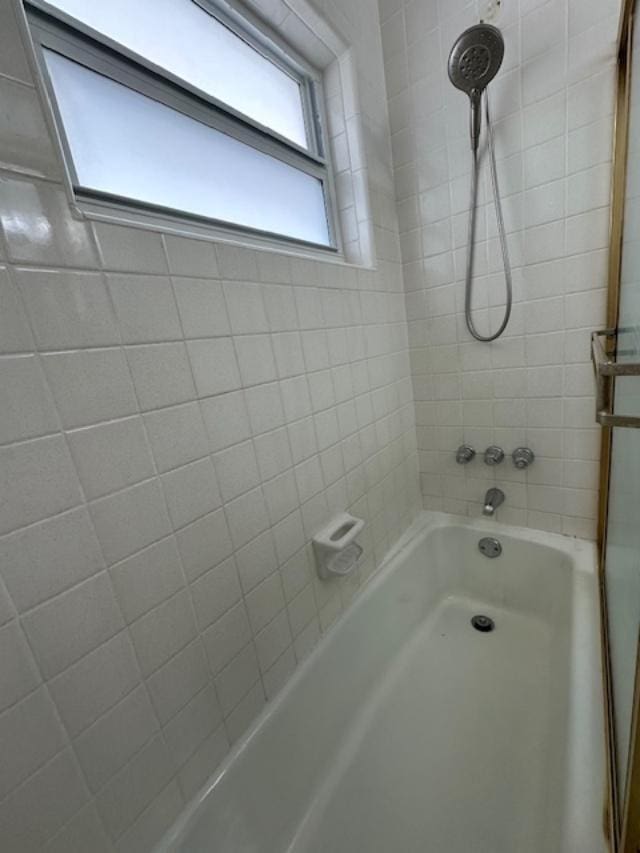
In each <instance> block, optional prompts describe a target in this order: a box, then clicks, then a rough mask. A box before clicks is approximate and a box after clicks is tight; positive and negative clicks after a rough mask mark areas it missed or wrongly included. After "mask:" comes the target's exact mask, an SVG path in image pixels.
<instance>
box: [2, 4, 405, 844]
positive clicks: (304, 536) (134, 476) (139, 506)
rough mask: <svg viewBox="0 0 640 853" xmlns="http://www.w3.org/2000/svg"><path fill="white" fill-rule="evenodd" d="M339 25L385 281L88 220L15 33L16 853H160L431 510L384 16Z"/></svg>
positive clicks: (8, 164)
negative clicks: (350, 559) (328, 549)
mask: <svg viewBox="0 0 640 853" xmlns="http://www.w3.org/2000/svg"><path fill="white" fill-rule="evenodd" d="M253 5H255V6H256V8H257V9H258V10H259V11H261V12H263V13H264V14H265V15H267V16H268V17H270V19H271V20H272V22H274V23H275V24H276V25H278V26H281V27H282V29H283V30H284V31H285V32H286V33H287V34H288V35H289V36H290V38H292V39H293V40H296V41H297V42H298V43H300V42H303V41H304V33H305V30H304V28H303V26H302V25H301V23H300V21H299V19H298V18H297V17H296V15H295V14H294V13H293V12H292V11H291V9H289V7H287V6H286V5H284V4H281V3H274V2H267V0H260V2H256V3H254V4H253ZM291 6H292V7H294V6H295V7H296V8H299V7H300V4H299V3H292V4H291ZM319 6H321V7H322V10H323V12H324V14H325V16H326V19H327V20H329V21H331V22H332V23H333V25H334V26H335V27H336V28H337V29H338V30H339V31H340V32H341V33H342V35H343V37H344V39H345V41H346V42H349V41H351V42H352V44H353V49H352V51H351V53H350V54H349V56H348V57H347V58H346V59H344V60H341V63H342V65H343V66H344V67H343V68H342V71H343V72H344V73H343V75H342V78H341V77H340V75H338V74H329V75H328V77H329V79H328V86H329V96H330V103H329V111H330V114H331V115H332V118H331V122H332V130H331V132H332V136H333V137H334V141H335V139H338V137H340V134H342V135H343V137H344V140H345V144H344V146H343V148H344V151H343V153H344V156H345V157H348V158H349V163H346V164H342V165H343V169H342V172H341V175H339V180H341V181H342V183H343V184H345V180H344V178H345V174H346V172H347V171H349V169H348V168H347V166H349V165H350V166H351V171H352V172H353V174H354V182H353V187H352V198H351V200H349V198H348V197H347V201H346V202H345V204H344V206H343V210H344V211H347V217H348V216H349V215H351V214H352V215H353V218H354V222H355V224H356V225H358V226H360V225H362V226H363V228H362V230H361V231H359V232H358V235H359V236H358V239H361V238H362V235H364V237H365V239H366V238H367V237H366V235H367V234H368V233H369V231H371V229H370V228H369V224H370V223H369V222H368V220H367V217H368V216H369V213H368V209H366V205H365V204H364V200H365V196H366V195H367V193H366V192H363V190H365V189H366V190H367V191H368V196H369V199H370V202H371V210H372V214H373V233H374V234H375V239H376V247H377V251H378V258H379V264H378V269H377V270H376V271H374V270H370V269H364V268H356V267H354V266H346V265H339V264H333V263H323V262H320V261H316V260H309V259H304V258H300V257H294V256H286V255H282V254H276V253H271V252H267V251H253V250H249V249H241V248H238V247H234V246H231V245H223V244H213V243H211V242H204V241H197V240H189V239H183V238H180V237H177V236H172V235H168V234H160V233H155V232H153V231H143V230H140V229H134V228H127V227H120V226H116V225H106V224H96V225H90V224H87V223H85V222H82V221H80V220H78V219H75V218H74V217H73V216H72V215H71V213H70V210H69V206H68V203H67V199H66V196H65V193H64V191H63V188H62V186H61V184H60V182H59V179H60V174H61V171H60V165H59V162H58V159H57V156H56V153H55V150H54V148H53V147H52V145H51V143H50V142H49V140H48V137H47V134H46V130H45V125H44V122H43V113H42V110H41V106H40V99H39V95H38V92H37V90H36V88H35V87H34V82H33V78H32V74H31V71H30V64H29V62H28V61H27V58H26V51H25V49H24V48H23V47H22V46H21V45H22V42H21V36H20V33H19V32H18V29H17V27H16V10H18V8H19V7H18V5H17V3H15V4H10V3H4V4H2V8H1V9H0V104H1V107H2V109H1V110H0V112H2V114H3V115H5V116H9V117H10V120H9V122H8V123H5V124H4V125H3V128H2V131H1V132H0V223H1V225H2V237H1V242H0V348H1V349H0V352H1V355H0V400H1V404H0V471H1V476H2V483H3V488H4V489H5V492H4V495H3V499H2V501H0V754H1V755H2V760H1V761H0V838H1V839H2V842H1V844H0V846H2V849H3V851H6V853H29V851H36V850H40V849H44V848H46V849H47V850H48V851H50V853H54V851H57V853H61V851H64V853H74V851H77V853H88V851H91V853H102V852H103V851H105V853H106V851H114V850H118V851H123V853H126V851H132V853H144V851H146V850H148V849H149V848H150V846H151V845H152V844H153V843H154V842H155V840H156V839H157V838H158V836H159V835H160V834H161V832H162V831H163V830H164V829H165V828H166V826H167V825H168V824H169V823H170V822H171V821H172V820H173V819H174V818H175V816H176V815H177V813H178V812H179V811H180V809H181V808H182V806H183V804H184V802H185V800H187V799H188V798H190V797H191V796H192V795H193V793H194V792H195V791H196V790H197V788H198V787H199V786H200V785H201V784H202V783H203V782H204V780H205V779H206V777H207V776H208V775H209V774H210V773H211V772H212V771H213V770H214V768H215V767H216V765H217V764H218V763H219V762H220V760H221V759H222V758H223V757H224V755H225V754H226V752H227V751H228V749H229V745H230V744H231V743H232V742H233V741H234V740H235V739H237V738H238V737H239V735H240V734H241V733H242V732H243V731H244V730H245V728H246V727H247V726H248V725H249V723H250V722H251V721H252V719H254V718H255V716H256V714H257V713H258V712H259V711H260V709H261V708H262V707H263V705H264V703H265V701H266V700H268V699H269V698H271V697H273V695H274V694H275V693H276V692H277V691H278V689H279V688H280V687H281V686H282V685H283V684H284V683H285V682H286V680H287V679H288V678H289V676H290V675H291V673H292V671H293V670H294V669H295V667H296V665H297V663H298V662H299V661H301V660H302V659H303V658H304V657H305V655H307V654H308V653H309V651H310V650H311V649H312V648H313V646H314V645H315V643H316V642H317V640H318V638H319V637H320V635H321V633H322V632H323V631H324V630H326V629H327V628H328V627H329V626H330V625H331V623H332V622H333V621H334V620H335V618H336V617H337V616H338V614H339V613H340V611H341V610H342V608H343V607H344V606H345V605H346V604H347V603H348V602H349V601H350V600H351V598H352V597H353V596H354V595H355V594H357V592H358V589H359V587H360V586H361V584H362V583H363V582H364V581H365V580H366V579H367V577H368V576H369V575H370V574H371V573H372V572H373V571H374V570H375V568H376V566H377V565H378V564H379V562H380V560H381V559H382V557H383V555H384V554H385V552H386V550H387V549H388V547H389V546H390V545H391V544H392V543H393V542H394V541H395V539H396V538H397V537H398V536H399V534H401V533H402V531H403V529H404V528H405V527H406V525H407V524H408V523H409V522H410V521H411V519H412V516H413V514H415V512H416V511H417V510H418V508H419V504H420V500H419V490H418V477H417V449H416V433H415V417H414V405H413V398H412V385H411V376H410V363H409V353H408V331H407V323H406V314H405V301H404V294H403V288H402V278H401V266H400V262H399V258H400V253H399V238H398V231H397V220H396V214H395V202H394V194H393V173H392V167H391V148H390V140H389V135H388V122H387V116H386V101H385V97H384V71H383V64H382V48H381V41H380V27H379V21H378V14H377V9H376V7H375V3H374V0H354V2H352V3H349V4H346V6H345V5H343V4H337V3H333V2H330V0H327V2H325V3H322V4H319ZM315 26H316V31H317V32H320V33H322V34H323V37H324V38H326V39H327V40H329V36H330V35H331V34H330V32H329V30H328V28H327V27H326V24H325V23H324V21H323V19H321V18H320V17H318V19H317V20H316V22H315ZM323 27H325V29H324V30H323ZM306 32H307V40H308V41H309V36H308V33H309V31H306ZM309 44H310V45H311V47H313V49H314V50H315V51H316V52H317V56H316V58H317V60H318V61H320V62H322V63H325V64H326V62H328V61H329V60H330V59H331V56H330V55H329V56H327V55H326V54H325V53H323V52H322V49H321V45H322V42H321V41H318V40H317V39H316V40H315V41H313V40H312V41H310V42H309ZM325 50H326V49H325ZM347 60H349V61H347ZM353 68H356V69H357V70H358V79H357V81H356V82H357V83H358V89H359V100H358V101H357V102H355V101H353V100H352V99H351V95H350V92H349V91H347V90H345V91H342V90H340V89H339V87H338V83H339V80H340V79H344V74H346V73H348V72H349V70H350V69H351V70H353ZM342 100H344V102H345V104H344V109H342V108H338V105H337V101H342ZM347 102H348V103H347ZM341 115H343V116H344V115H346V116H347V117H348V119H347V122H346V126H344V125H345V122H344V121H343V127H342V129H340V127H339V126H338V127H336V124H337V125H339V122H340V116H341ZM356 118H357V119H358V121H359V123H360V126H361V128H362V137H361V140H360V137H359V136H358V134H357V133H356V126H355V119H356ZM347 136H348V137H349V140H350V144H349V145H347V143H346V138H347ZM359 140H360V141H361V142H362V143H363V144H364V154H365V155H366V157H362V155H360V157H361V162H359V163H357V162H355V163H354V162H353V151H354V147H353V146H354V145H356V143H358V141H359ZM365 165H366V168H365ZM363 182H364V183H363ZM345 185H346V184H345ZM342 197H343V198H344V196H342ZM349 211H351V214H349V213H348V212H349ZM364 226H366V227H364ZM343 227H345V222H343ZM356 230H357V229H356ZM354 240H355V238H354ZM352 242H353V241H352ZM343 509H350V510H351V511H352V512H354V513H355V514H356V515H360V516H362V517H364V518H365V519H366V521H367V527H366V529H365V532H364V534H363V537H362V543H363V545H364V547H365V552H366V558H365V559H364V560H363V562H362V564H361V565H360V567H359V570H358V571H357V572H356V573H355V574H354V575H353V576H352V577H350V578H349V579H347V580H345V581H344V582H342V583H329V584H324V583H320V582H318V581H317V580H316V579H315V575H314V570H313V565H312V555H311V551H310V545H309V542H310V538H311V536H312V534H313V533H314V532H315V531H316V530H317V529H318V528H319V527H320V526H322V525H323V524H324V523H325V522H326V520H327V519H328V517H329V516H330V515H331V514H332V513H335V512H337V511H339V510H343Z"/></svg>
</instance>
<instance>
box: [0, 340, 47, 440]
mask: <svg viewBox="0 0 640 853" xmlns="http://www.w3.org/2000/svg"><path fill="white" fill-rule="evenodd" d="M57 430H58V417H57V415H56V411H55V408H54V406H53V400H52V399H51V395H50V394H49V389H48V388H47V386H46V384H45V381H44V376H43V374H42V370H41V368H40V365H39V364H38V361H37V359H36V358H35V356H32V355H21V356H15V357H14V356H4V357H2V358H0V444H6V443H8V442H10V441H21V440H23V439H25V438H35V437H36V436H39V435H46V434H47V433H51V432H56V431H57Z"/></svg>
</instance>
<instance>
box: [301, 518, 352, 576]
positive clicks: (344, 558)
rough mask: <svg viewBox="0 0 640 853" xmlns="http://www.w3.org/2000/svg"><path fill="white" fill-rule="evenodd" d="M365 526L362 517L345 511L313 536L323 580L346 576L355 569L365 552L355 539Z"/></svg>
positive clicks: (319, 570)
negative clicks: (355, 516)
mask: <svg viewBox="0 0 640 853" xmlns="http://www.w3.org/2000/svg"><path fill="white" fill-rule="evenodd" d="M363 527H364V521H363V520H362V519H361V518H354V517H353V516H352V515H349V514H348V513H346V512H344V513H341V514H340V515H339V516H337V517H336V518H334V519H333V521H332V522H331V524H329V525H327V527H325V528H324V529H323V530H321V531H320V532H319V533H318V534H317V535H316V536H314V537H313V550H314V553H315V556H316V567H317V569H318V575H319V576H320V577H321V578H322V579H323V580H327V579H328V578H331V577H344V576H345V575H348V574H350V573H351V572H352V571H353V569H354V568H355V567H356V564H357V562H358V560H359V559H360V557H361V556H362V553H363V550H362V548H361V546H360V545H358V543H357V542H355V541H354V540H355V538H356V536H358V534H359V533H360V532H361V531H362V528H363Z"/></svg>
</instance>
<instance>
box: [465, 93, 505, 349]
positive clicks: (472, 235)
mask: <svg viewBox="0 0 640 853" xmlns="http://www.w3.org/2000/svg"><path fill="white" fill-rule="evenodd" d="M484 108H485V116H486V121H487V140H488V148H489V162H490V167H491V184H492V187H493V197H494V201H495V208H496V220H497V223H498V233H499V235H500V248H501V249H502V262H503V266H504V279H505V290H506V296H507V299H506V305H505V311H504V319H503V321H502V323H501V324H500V328H499V329H498V331H497V332H495V333H494V334H493V335H482V334H480V332H478V330H477V329H476V327H475V324H474V322H473V315H472V312H471V297H472V293H473V258H474V249H475V242H476V218H477V207H478V171H479V161H478V150H477V148H476V147H475V146H473V145H472V152H473V153H472V156H473V164H472V169H471V203H470V206H469V231H468V239H467V269H466V281H465V295H464V315H465V319H466V321H467V328H468V329H469V332H470V333H471V335H473V337H474V338H475V339H476V340H477V341H484V342H485V343H489V342H491V341H495V340H497V339H498V338H499V337H500V335H501V334H502V333H503V332H504V330H505V329H506V328H507V325H508V323H509V319H510V317H511V307H512V305H513V280H512V276H511V264H510V262H509V248H508V246H507V235H506V232H505V228H504V217H503V215H502V202H501V200H500V188H499V185H498V169H497V166H496V151H495V143H494V138H493V127H492V126H491V116H490V114H489V97H488V95H487V92H486V91H485V93H484Z"/></svg>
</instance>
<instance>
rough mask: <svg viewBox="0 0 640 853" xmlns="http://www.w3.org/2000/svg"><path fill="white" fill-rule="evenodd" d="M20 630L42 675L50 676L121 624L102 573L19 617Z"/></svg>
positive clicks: (112, 596) (111, 590) (106, 576)
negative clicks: (33, 653)
mask: <svg viewBox="0 0 640 853" xmlns="http://www.w3.org/2000/svg"><path fill="white" fill-rule="evenodd" d="M22 624H23V626H24V630H25V632H26V634H27V637H28V638H29V642H30V643H31V647H32V648H33V650H34V652H35V655H36V657H37V659H38V662H39V664H40V668H41V669H42V672H43V674H44V675H45V676H47V677H51V676H53V675H55V674H56V673H58V672H62V670H63V669H65V668H66V667H68V666H69V665H70V664H72V663H74V662H75V661H77V660H79V659H80V658H81V657H83V655H86V654H88V653H89V652H90V651H93V649H95V648H96V647H97V646H99V645H100V644H101V643H103V642H104V641H105V640H108V639H109V638H110V637H113V635H114V634H116V633H117V632H118V631H120V630H121V629H122V628H123V627H124V620H123V618H122V613H121V612H120V608H119V607H118V603H117V601H116V598H115V596H114V594H113V588H112V586H111V582H110V581H109V576H108V575H107V573H106V572H101V573H100V574H98V575H96V576H95V577H93V578H90V579H89V580H87V581H84V582H83V583H81V584H79V585H78V586H76V587H74V588H73V589H71V590H69V591H68V592H65V593H62V595H59V596H58V597H57V598H54V599H52V600H51V601H48V602H47V603H46V604H42V605H40V606H39V607H38V608H36V609H35V610H31V611H29V613H27V614H26V615H25V616H23V622H22Z"/></svg>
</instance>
